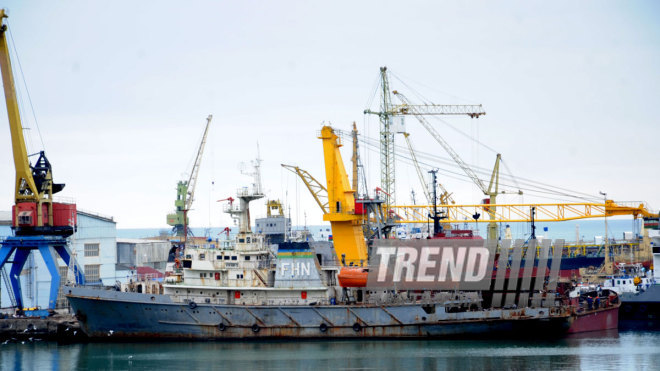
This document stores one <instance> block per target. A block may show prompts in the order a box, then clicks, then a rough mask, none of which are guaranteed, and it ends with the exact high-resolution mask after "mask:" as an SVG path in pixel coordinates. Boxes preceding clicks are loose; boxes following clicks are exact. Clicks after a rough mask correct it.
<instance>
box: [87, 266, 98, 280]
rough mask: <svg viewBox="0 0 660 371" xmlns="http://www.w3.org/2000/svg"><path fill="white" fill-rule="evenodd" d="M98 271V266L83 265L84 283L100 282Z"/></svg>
mask: <svg viewBox="0 0 660 371" xmlns="http://www.w3.org/2000/svg"><path fill="white" fill-rule="evenodd" d="M100 270H101V266H100V265H99V264H85V281H87V282H99V281H100V280H101V274H100Z"/></svg>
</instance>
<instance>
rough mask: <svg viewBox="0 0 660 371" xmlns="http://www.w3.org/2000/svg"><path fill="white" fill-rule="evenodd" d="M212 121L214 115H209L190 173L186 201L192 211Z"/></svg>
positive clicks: (187, 206)
mask: <svg viewBox="0 0 660 371" xmlns="http://www.w3.org/2000/svg"><path fill="white" fill-rule="evenodd" d="M212 119H213V115H209V116H208V117H207V118H206V127H205V128H204V135H203V136H202V141H201V143H199V149H198V150H197V157H195V163H194V164H193V168H192V171H191V172H190V178H189V179H188V198H187V200H186V210H190V208H191V207H192V203H193V200H194V199H195V188H196V186H197V174H199V167H200V166H201V164H202V154H203V153H204V146H206V137H207V135H208V133H209V126H210V125H211V120H212Z"/></svg>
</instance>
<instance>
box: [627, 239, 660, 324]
mask: <svg viewBox="0 0 660 371" xmlns="http://www.w3.org/2000/svg"><path fill="white" fill-rule="evenodd" d="M653 267H654V268H655V269H654V270H652V271H650V272H647V273H651V274H652V275H653V276H652V283H651V284H644V283H643V282H641V281H640V282H639V284H637V285H636V287H635V288H634V289H633V290H628V292H623V293H622V294H621V309H620V311H619V326H620V327H621V329H624V330H629V329H630V330H660V270H659V269H657V267H660V238H659V237H655V238H653Z"/></svg>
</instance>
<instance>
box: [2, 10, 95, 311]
mask: <svg viewBox="0 0 660 371" xmlns="http://www.w3.org/2000/svg"><path fill="white" fill-rule="evenodd" d="M4 18H7V14H6V13H5V10H4V9H0V69H1V70H2V82H3V86H4V93H5V102H6V104H7V116H8V121H9V129H10V133H11V143H12V152H13V157H14V167H15V169H16V182H15V192H14V196H15V197H14V200H15V204H14V206H13V207H12V229H13V231H14V236H11V237H8V238H6V239H5V240H3V241H2V242H1V244H2V248H0V269H2V270H3V272H4V264H5V263H7V262H8V259H9V258H10V256H12V254H13V260H12V267H11V271H10V274H9V276H10V277H9V280H10V282H11V287H8V289H9V291H10V295H13V297H14V299H13V300H12V302H15V303H16V306H17V308H18V310H19V311H22V310H23V298H22V294H21V284H20V276H21V271H22V270H23V266H24V265H25V262H26V260H27V258H28V256H29V255H30V253H31V252H32V251H33V250H39V252H40V253H41V256H42V257H43V259H44V262H45V263H46V267H47V268H48V271H49V272H50V275H51V286H50V296H49V301H48V308H55V304H56V302H57V294H58V292H59V287H60V274H59V264H58V263H57V258H56V255H55V254H54V252H56V253H57V254H58V255H59V256H60V257H61V258H62V260H64V262H65V263H66V264H67V265H68V266H70V267H72V269H73V271H74V275H75V280H76V282H77V283H80V284H84V283H85V277H84V274H83V272H82V270H80V268H79V266H78V265H77V263H75V260H74V259H73V258H72V255H71V251H70V249H69V241H68V237H69V236H71V235H72V234H73V233H74V232H75V230H76V225H77V211H76V205H75V204H70V203H59V202H54V201H53V194H55V193H57V192H59V191H61V190H62V188H64V184H58V183H54V182H53V171H52V166H51V164H50V162H49V161H48V159H47V158H46V154H45V152H44V151H40V152H39V157H38V158H37V160H36V161H35V163H34V165H31V164H30V160H29V157H28V154H27V149H26V145H25V139H24V137H23V125H22V124H21V116H20V113H19V107H18V100H17V98H16V89H15V83H14V76H13V72H12V67H11V58H10V56H9V48H8V46H7V36H6V35H7V32H8V29H7V25H6V24H4Z"/></svg>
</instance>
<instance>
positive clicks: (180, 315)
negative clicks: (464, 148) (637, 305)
mask: <svg viewBox="0 0 660 371" xmlns="http://www.w3.org/2000/svg"><path fill="white" fill-rule="evenodd" d="M261 197H263V195H262V194H261V192H260V190H259V189H252V190H248V189H247V188H242V189H240V190H239V191H238V196H237V199H238V200H239V203H238V205H231V206H230V207H229V208H228V209H227V210H226V211H227V212H229V213H231V214H232V215H233V216H234V217H235V218H236V220H237V221H238V224H239V232H238V234H237V235H236V236H235V238H234V239H233V240H225V241H220V242H219V243H218V244H214V243H209V244H207V245H204V246H189V247H186V249H185V252H184V256H182V259H181V260H180V262H179V264H178V266H176V267H175V271H174V272H173V274H172V275H170V276H169V277H168V278H167V279H166V282H164V283H163V284H162V285H161V284H159V283H157V282H153V281H151V282H149V281H146V282H131V283H129V284H126V285H122V287H121V288H98V287H96V288H94V287H86V286H75V285H74V286H65V287H64V288H63V292H64V293H65V295H66V297H67V299H68V300H69V303H70V305H71V308H72V311H73V313H75V315H76V317H77V318H78V320H79V322H80V325H81V329H82V330H83V331H84V332H85V333H86V334H87V335H88V336H90V337H92V338H102V339H106V340H108V339H127V338H130V339H139V338H142V339H145V338H159V339H199V340H206V339H232V338H254V339H267V338H357V337H377V338H393V337H394V338H426V337H431V338H444V337H471V336H478V337H483V336H497V337H516V336H534V337H545V336H562V335H564V334H565V333H566V332H567V331H568V329H569V328H570V327H571V324H572V322H573V321H574V319H575V316H574V314H573V313H572V307H570V306H566V305H563V304H562V303H561V302H555V301H552V300H551V301H549V303H547V305H546V306H536V307H534V306H530V307H525V308H484V307H483V305H482V298H481V295H480V293H479V292H457V291H442V292H441V291H433V292H432V291H427V292H424V293H420V294H419V295H418V293H413V292H409V291H402V290H394V289H379V290H376V289H369V288H347V287H341V286H339V284H338V279H337V275H338V272H339V270H340V267H339V265H336V264H332V262H330V263H329V264H324V265H321V264H320V262H319V259H318V258H317V257H316V255H315V252H314V250H313V249H312V248H310V245H309V243H307V242H285V243H281V244H279V245H278V246H277V248H276V249H272V248H271V246H272V245H268V244H267V243H265V240H264V235H263V234H257V233H253V232H252V229H251V227H250V220H249V203H250V202H251V201H253V200H256V199H258V198H261Z"/></svg>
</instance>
